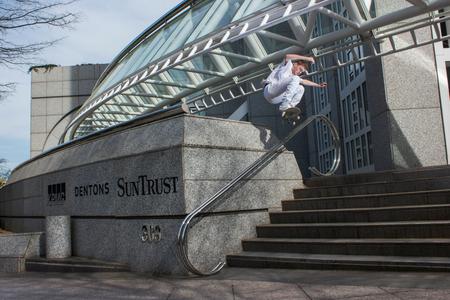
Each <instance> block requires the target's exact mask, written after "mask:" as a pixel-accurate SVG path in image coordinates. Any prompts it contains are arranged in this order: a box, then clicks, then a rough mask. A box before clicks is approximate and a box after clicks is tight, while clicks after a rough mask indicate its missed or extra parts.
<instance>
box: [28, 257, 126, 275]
mask: <svg viewBox="0 0 450 300" xmlns="http://www.w3.org/2000/svg"><path fill="white" fill-rule="evenodd" d="M25 270H26V271H28V272H74V273H75V272H128V271H129V269H128V267H127V266H126V265H125V264H121V263H116V262H106V261H100V260H95V259H89V258H83V257H70V258H63V259H47V258H43V257H33V258H28V259H26V261H25Z"/></svg>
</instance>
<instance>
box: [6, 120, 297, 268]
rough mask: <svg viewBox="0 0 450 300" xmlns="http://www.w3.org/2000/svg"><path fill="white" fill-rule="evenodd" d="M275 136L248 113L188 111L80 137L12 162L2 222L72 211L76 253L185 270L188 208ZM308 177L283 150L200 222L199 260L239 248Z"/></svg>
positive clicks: (194, 249) (17, 228) (26, 227)
mask: <svg viewBox="0 0 450 300" xmlns="http://www.w3.org/2000/svg"><path fill="white" fill-rule="evenodd" d="M276 142H278V139H277V138H276V137H275V136H274V135H273V134H272V133H271V131H269V130H268V129H265V128H262V127H256V126H254V125H252V124H250V123H246V122H238V121H229V120H224V119H215V118H209V117H198V116H190V115H184V116H178V117H174V118H170V119H167V120H162V121H159V122H155V123H151V124H145V125H142V126H139V127H135V128H131V129H127V130H125V131H121V132H117V133H114V134H109V135H104V136H102V137H100V138H98V139H96V140H93V141H89V142H81V143H77V144H74V145H72V146H68V147H65V148H63V149H62V150H60V151H57V152H54V153H51V154H49V155H47V156H45V157H42V158H40V159H38V160H35V161H31V162H29V163H28V164H26V165H24V166H23V167H19V168H18V169H16V170H15V171H14V172H13V174H12V175H11V178H10V181H9V183H8V185H7V186H6V187H5V188H3V189H1V190H0V226H1V227H3V228H5V229H9V230H12V231H14V232H26V231H30V230H33V231H36V230H43V228H44V227H43V226H44V219H45V216H55V215H70V216H71V218H72V252H73V255H76V256H82V257H92V258H96V259H103V260H112V261H118V262H122V263H127V264H129V266H130V267H131V269H132V270H135V271H142V272H153V273H168V274H183V273H184V270H183V268H182V267H181V265H180V263H179V262H178V259H177V257H176V255H175V253H176V236H177V232H178V228H179V226H180V224H181V221H182V220H183V218H184V217H185V216H186V214H187V213H189V212H190V211H192V210H193V209H194V208H195V207H197V206H198V205H199V204H200V203H202V202H203V201H205V200H206V199H208V198H209V197H210V196H212V195H213V194H214V193H215V192H216V191H217V190H219V189H220V188H221V187H222V186H224V185H225V184H226V183H227V182H228V181H230V180H231V179H233V178H234V177H235V176H236V175H238V174H239V173H240V172H241V171H242V170H243V169H245V168H246V167H247V166H248V165H250V164H251V163H252V162H253V161H255V160H256V159H257V158H258V157H260V156H261V155H263V154H264V153H265V152H266V151H267V150H268V149H269V148H270V147H271V146H273V145H274V144H275V143H276ZM301 185H302V183H301V174H300V171H299V169H298V165H297V163H296V160H295V157H294V155H293V154H292V153H291V152H286V153H283V154H281V155H280V156H278V157H277V158H276V159H274V160H273V161H271V162H270V163H269V164H268V165H267V166H266V167H265V168H264V169H263V170H262V171H261V172H259V173H258V174H256V175H255V176H254V177H253V178H251V179H250V180H247V181H245V182H243V183H242V184H241V185H240V186H239V189H237V190H236V191H234V192H233V193H231V194H229V195H227V197H226V198H225V199H224V201H223V202H222V203H221V204H220V205H217V206H216V207H214V208H213V209H212V210H211V211H210V212H209V213H207V214H206V215H205V216H203V218H202V219H201V221H200V222H198V224H197V225H196V226H195V227H193V229H192V230H191V233H190V239H189V244H188V249H189V253H190V256H191V257H192V259H193V261H194V262H195V263H196V264H197V265H198V266H199V267H200V268H204V269H208V268H210V267H213V266H214V265H215V263H216V260H217V259H220V258H223V257H224V255H225V254H226V253H232V252H237V251H239V250H240V240H241V238H243V237H251V236H254V235H255V232H254V230H255V229H254V226H255V224H257V223H262V222H267V221H268V220H267V217H268V216H267V213H266V212H267V210H268V209H269V208H271V207H277V206H280V200H282V199H283V198H290V197H292V190H293V188H299V187H301Z"/></svg>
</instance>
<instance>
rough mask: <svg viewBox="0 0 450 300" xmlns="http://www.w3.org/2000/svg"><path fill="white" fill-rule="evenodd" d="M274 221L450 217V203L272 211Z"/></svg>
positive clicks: (444, 218) (335, 221)
mask: <svg viewBox="0 0 450 300" xmlns="http://www.w3.org/2000/svg"><path fill="white" fill-rule="evenodd" d="M269 216H270V221H271V223H273V224H287V223H330V222H331V223H341V222H395V221H427V220H430V221H432V220H450V204H436V205H414V206H392V207H375V208H374V207H370V208H345V209H321V210H297V211H295V210H293V211H271V212H270V213H269Z"/></svg>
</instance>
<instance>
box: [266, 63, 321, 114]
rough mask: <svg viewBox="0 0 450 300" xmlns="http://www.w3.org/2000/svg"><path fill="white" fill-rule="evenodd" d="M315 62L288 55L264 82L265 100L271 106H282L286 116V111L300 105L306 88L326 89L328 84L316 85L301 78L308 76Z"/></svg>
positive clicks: (281, 108)
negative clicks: (309, 66) (303, 75)
mask: <svg viewBox="0 0 450 300" xmlns="http://www.w3.org/2000/svg"><path fill="white" fill-rule="evenodd" d="M314 62H315V61H314V58H312V57H308V56H301V55H297V54H287V55H286V57H285V59H284V61H283V63H281V64H280V65H279V66H277V67H276V68H275V69H274V70H273V71H272V73H270V75H269V77H267V79H265V80H264V81H263V84H264V98H266V100H267V101H268V102H269V103H271V104H280V107H279V110H280V111H282V112H283V115H284V112H285V111H286V110H288V109H289V108H293V107H296V106H297V104H299V103H300V101H301V100H302V97H303V94H304V93H305V88H304V86H312V87H318V88H325V87H326V86H327V83H326V82H322V83H315V82H313V81H310V80H307V79H302V78H300V75H302V74H307V71H308V64H309V63H312V64H313V63H314Z"/></svg>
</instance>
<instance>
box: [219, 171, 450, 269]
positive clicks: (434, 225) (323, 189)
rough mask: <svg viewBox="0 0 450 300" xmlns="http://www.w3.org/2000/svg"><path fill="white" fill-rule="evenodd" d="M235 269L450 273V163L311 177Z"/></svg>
mask: <svg viewBox="0 0 450 300" xmlns="http://www.w3.org/2000/svg"><path fill="white" fill-rule="evenodd" d="M305 185H306V186H308V188H305V189H300V190H294V198H295V199H293V200H285V201H282V210H281V211H271V212H269V214H270V221H271V222H270V224H262V225H260V226H257V228H256V233H257V237H256V238H253V239H246V240H243V241H242V248H243V252H242V253H239V254H235V255H229V256H228V257H227V263H228V265H229V266H233V267H264V268H313V269H366V270H367V269H373V270H402V271H409V270H426V271H450V167H449V166H442V167H434V168H422V169H414V170H407V171H392V172H381V173H380V172H378V173H371V174H362V175H361V174H359V175H350V176H334V177H330V178H314V179H309V180H305Z"/></svg>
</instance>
